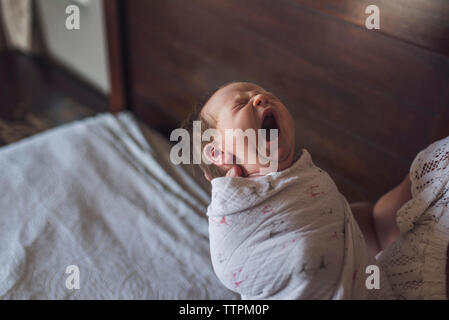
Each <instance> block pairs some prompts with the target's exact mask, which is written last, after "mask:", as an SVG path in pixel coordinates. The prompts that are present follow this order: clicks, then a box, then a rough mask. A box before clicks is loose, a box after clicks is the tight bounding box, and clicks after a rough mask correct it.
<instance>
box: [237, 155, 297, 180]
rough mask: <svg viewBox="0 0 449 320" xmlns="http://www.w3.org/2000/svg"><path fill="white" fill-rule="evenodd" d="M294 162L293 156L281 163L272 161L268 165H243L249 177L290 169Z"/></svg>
mask: <svg viewBox="0 0 449 320" xmlns="http://www.w3.org/2000/svg"><path fill="white" fill-rule="evenodd" d="M292 164H293V158H292V159H286V160H285V161H283V162H281V163H275V162H274V161H273V162H270V163H268V164H267V165H260V164H243V165H241V167H242V169H243V171H244V174H245V175H246V176H248V177H253V176H264V175H267V174H269V173H272V172H278V171H282V170H285V169H288V168H290V167H291V165H292Z"/></svg>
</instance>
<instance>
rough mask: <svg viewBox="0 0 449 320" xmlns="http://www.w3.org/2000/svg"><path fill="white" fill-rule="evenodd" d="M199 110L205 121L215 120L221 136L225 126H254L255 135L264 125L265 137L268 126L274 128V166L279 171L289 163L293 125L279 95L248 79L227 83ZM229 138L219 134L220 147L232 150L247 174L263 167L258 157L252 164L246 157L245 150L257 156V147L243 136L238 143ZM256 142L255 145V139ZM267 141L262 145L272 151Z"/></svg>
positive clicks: (292, 147)
mask: <svg viewBox="0 0 449 320" xmlns="http://www.w3.org/2000/svg"><path fill="white" fill-rule="evenodd" d="M201 114H202V116H203V117H205V118H206V119H207V120H208V121H210V122H212V123H216V129H217V130H218V131H219V132H220V134H221V136H222V137H225V130H226V129H242V130H243V131H245V130H247V129H254V130H255V132H256V136H257V132H258V130H259V129H267V137H269V130H268V129H278V139H277V146H278V148H277V151H278V166H277V170H278V171H281V170H283V169H286V168H288V167H289V166H290V165H291V164H292V161H293V156H294V152H295V129H294V123H293V119H292V116H291V115H290V112H288V110H287V108H286V107H285V106H284V105H283V104H282V102H281V101H279V99H277V98H276V97H275V96H274V95H272V94H271V93H269V92H267V91H265V90H264V89H263V88H261V87H259V86H257V85H255V84H252V83H248V82H236V83H231V84H229V85H227V86H226V87H223V88H221V89H219V90H218V91H217V92H215V93H214V95H213V96H212V97H211V98H210V99H209V101H208V102H207V103H206V105H205V106H204V108H203V110H202V111H201ZM229 142H230V141H229V140H225V139H224V138H223V141H222V144H223V150H222V151H223V152H225V153H226V152H227V151H228V150H233V151H234V152H233V153H232V154H233V155H234V156H235V157H236V158H239V159H240V161H241V163H243V165H242V167H243V168H244V169H245V171H246V173H247V174H248V175H250V174H256V173H259V172H260V169H261V167H266V166H262V165H261V164H260V163H259V161H257V163H255V164H251V163H249V162H248V161H247V159H249V155H248V153H247V152H254V153H256V158H257V159H258V157H257V153H258V151H257V149H254V148H248V144H247V141H246V140H245V144H244V145H241V146H236V144H235V141H232V142H230V143H229ZM257 143H258V145H259V142H257ZM270 145H273V146H274V145H275V144H273V141H269V139H268V138H267V145H266V148H267V150H268V152H269V153H270V154H273V151H274V150H270ZM245 150H246V153H245ZM229 153H231V152H229ZM245 154H246V157H245ZM265 172H266V171H265Z"/></svg>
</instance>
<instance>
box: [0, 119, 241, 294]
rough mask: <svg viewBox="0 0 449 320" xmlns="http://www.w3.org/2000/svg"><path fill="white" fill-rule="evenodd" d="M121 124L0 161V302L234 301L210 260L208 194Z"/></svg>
mask: <svg viewBox="0 0 449 320" xmlns="http://www.w3.org/2000/svg"><path fill="white" fill-rule="evenodd" d="M169 152H170V144H169V142H168V141H167V140H166V139H165V138H163V137H161V136H159V135H158V134H157V133H156V132H154V131H152V130H150V129H149V128H147V127H144V126H142V125H141V124H139V123H138V122H137V121H136V120H135V119H134V117H133V115H132V114H131V113H127V112H125V113H120V114H118V115H115V116H114V115H112V114H101V115H98V116H95V117H93V118H88V119H85V120H81V121H77V122H73V123H70V124H67V125H63V126H61V127H58V128H55V129H52V130H49V131H46V132H44V133H41V134H38V135H35V136H33V137H30V138H27V139H24V140H21V141H19V142H17V143H14V144H11V145H8V146H6V147H3V148H1V149H0V168H1V169H0V179H1V182H2V183H1V184H0V298H1V299H238V298H239V297H238V296H237V295H236V294H235V293H232V292H231V291H229V290H228V289H226V288H225V287H224V286H223V285H222V284H221V283H220V282H219V280H218V279H217V278H216V276H215V274H214V272H213V269H212V264H211V260H210V250H209V241H208V225H207V220H206V216H205V212H206V208H207V204H208V201H209V192H208V190H207V187H208V186H207V185H205V184H203V183H202V182H201V181H202V180H201V179H198V177H196V176H195V174H194V173H195V171H194V170H195V169H193V168H191V167H185V166H174V165H172V163H171V162H170V161H169Z"/></svg>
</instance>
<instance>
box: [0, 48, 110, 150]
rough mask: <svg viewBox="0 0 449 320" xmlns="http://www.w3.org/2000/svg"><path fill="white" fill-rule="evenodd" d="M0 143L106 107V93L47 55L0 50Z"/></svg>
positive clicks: (92, 113)
mask: <svg viewBox="0 0 449 320" xmlns="http://www.w3.org/2000/svg"><path fill="white" fill-rule="evenodd" d="M0 97H1V99H2V103H1V105H0V146H3V145H6V144H9V143H12V142H15V141H18V140H20V139H22V138H25V137H28V136H31V135H33V134H36V133H38V132H41V131H44V130H47V129H50V128H53V127H56V126H58V125H61V124H64V123H68V122H71V121H74V120H79V119H82V118H85V117H89V116H93V115H95V114H97V113H99V112H105V111H107V110H108V101H107V97H106V96H105V95H103V94H101V93H99V92H97V91H96V90H95V89H93V88H92V87H91V86H89V85H88V84H86V83H84V82H83V81H81V80H79V79H78V78H77V77H75V76H73V75H72V74H71V73H70V72H68V71H66V70H64V69H63V68H62V67H60V66H58V65H56V64H54V63H52V62H49V60H48V59H44V58H35V57H29V56H26V55H24V54H21V53H17V52H4V53H1V54H0Z"/></svg>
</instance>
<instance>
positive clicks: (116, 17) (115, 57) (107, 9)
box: [103, 0, 126, 112]
mask: <svg viewBox="0 0 449 320" xmlns="http://www.w3.org/2000/svg"><path fill="white" fill-rule="evenodd" d="M121 8H122V2H121V1H120V0H103V9H104V16H105V24H106V34H107V43H108V61H109V78H110V87H111V89H110V94H109V109H110V111H111V112H119V111H123V110H125V109H126V91H125V85H126V77H125V73H124V67H125V63H124V57H123V50H122V49H123V48H122V46H123V45H124V44H125V42H124V41H123V38H122V31H123V29H122V25H121V24H122V18H121V16H120V14H121Z"/></svg>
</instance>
